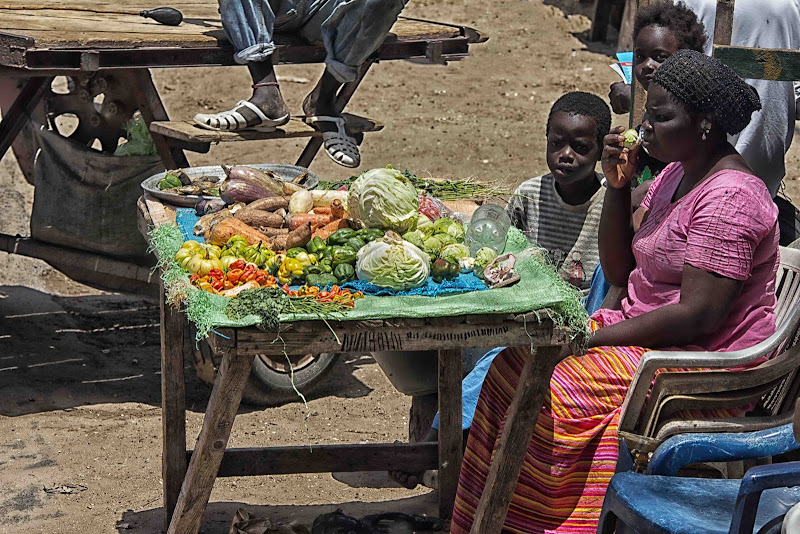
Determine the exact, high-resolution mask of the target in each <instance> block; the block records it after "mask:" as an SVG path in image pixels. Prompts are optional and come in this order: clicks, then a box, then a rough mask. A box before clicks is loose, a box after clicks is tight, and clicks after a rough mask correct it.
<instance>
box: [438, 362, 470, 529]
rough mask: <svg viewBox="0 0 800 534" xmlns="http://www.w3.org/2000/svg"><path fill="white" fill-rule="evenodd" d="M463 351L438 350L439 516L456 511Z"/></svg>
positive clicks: (462, 448) (461, 439)
mask: <svg viewBox="0 0 800 534" xmlns="http://www.w3.org/2000/svg"><path fill="white" fill-rule="evenodd" d="M461 358H462V356H461V351H460V350H440V351H439V517H441V518H442V519H445V518H447V517H450V516H451V515H452V513H453V503H454V502H455V500H456V490H457V489H458V476H459V474H460V473H461V459H462V457H463V456H464V444H463V441H464V432H463V430H462V428H461V426H462V425H461V368H462V364H461Z"/></svg>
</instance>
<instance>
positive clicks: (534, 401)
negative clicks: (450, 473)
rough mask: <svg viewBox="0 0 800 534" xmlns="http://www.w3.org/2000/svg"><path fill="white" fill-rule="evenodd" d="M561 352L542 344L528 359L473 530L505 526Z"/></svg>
mask: <svg viewBox="0 0 800 534" xmlns="http://www.w3.org/2000/svg"><path fill="white" fill-rule="evenodd" d="M560 352H561V347H540V348H538V349H537V350H536V351H535V353H533V354H531V356H530V357H529V358H528V359H527V360H526V361H525V365H524V366H523V368H522V373H521V374H520V377H519V383H518V384H517V389H516V391H515V393H514V399H513V400H512V401H511V406H509V408H508V415H507V417H506V423H505V426H504V430H503V435H502V436H501V437H500V445H499V446H498V447H497V452H496V453H495V459H496V460H498V459H499V460H500V461H494V462H492V467H491V469H490V470H489V476H488V478H487V479H486V485H485V486H484V488H483V494H482V495H481V500H480V502H479V503H478V509H477V510H476V511H475V521H474V522H473V523H472V529H471V530H470V532H471V533H472V534H500V532H501V530H502V529H503V522H504V521H505V518H506V514H507V513H508V505H509V504H510V503H511V497H512V495H513V494H514V489H515V488H516V486H517V479H518V478H519V473H520V471H521V470H522V462H523V461H524V460H525V454H526V452H527V451H528V443H530V440H531V437H532V436H533V428H534V426H535V425H536V420H537V419H538V418H539V412H540V411H541V407H542V402H544V398H545V394H546V393H547V390H548V388H549V387H550V378H551V377H552V376H553V369H554V368H555V366H556V364H557V363H558V361H559V360H558V356H559V353H560Z"/></svg>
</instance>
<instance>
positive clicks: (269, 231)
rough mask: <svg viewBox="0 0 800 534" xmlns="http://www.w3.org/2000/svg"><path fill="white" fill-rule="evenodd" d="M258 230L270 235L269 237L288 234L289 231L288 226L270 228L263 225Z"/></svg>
mask: <svg viewBox="0 0 800 534" xmlns="http://www.w3.org/2000/svg"><path fill="white" fill-rule="evenodd" d="M258 230H259V231H260V232H263V233H264V235H268V236H269V237H276V236H279V235H286V234H288V233H289V229H288V228H269V227H267V226H262V227H260V228H259V229H258Z"/></svg>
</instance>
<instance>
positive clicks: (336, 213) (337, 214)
mask: <svg viewBox="0 0 800 534" xmlns="http://www.w3.org/2000/svg"><path fill="white" fill-rule="evenodd" d="M345 215H347V214H346V213H345V211H344V204H342V201H341V200H339V199H338V198H337V199H336V200H334V201H333V202H331V217H333V218H334V219H343V218H344V217H345Z"/></svg>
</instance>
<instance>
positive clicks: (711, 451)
mask: <svg viewBox="0 0 800 534" xmlns="http://www.w3.org/2000/svg"><path fill="white" fill-rule="evenodd" d="M798 448H800V443H797V442H796V441H795V440H794V434H793V433H792V425H791V424H786V425H782V426H779V427H776V428H770V429H768V430H761V431H758V432H737V433H730V434H728V433H721V434H720V433H702V434H682V435H680V436H675V437H672V438H670V439H668V440H667V441H665V442H664V443H662V444H661V446H660V447H658V449H656V452H654V453H653V457H652V458H651V459H650V462H649V463H648V466H647V473H648V474H651V475H667V476H675V475H677V474H678V471H680V470H681V469H682V468H683V467H685V466H687V465H689V464H694V463H699V462H734V461H738V460H748V459H751V458H763V457H766V456H775V455H777V454H781V453H784V452H788V451H792V450H795V449H798ZM780 465H786V464H780ZM798 465H800V464H798ZM748 472H749V471H748ZM798 476H800V475H798ZM799 483H800V482H799Z"/></svg>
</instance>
